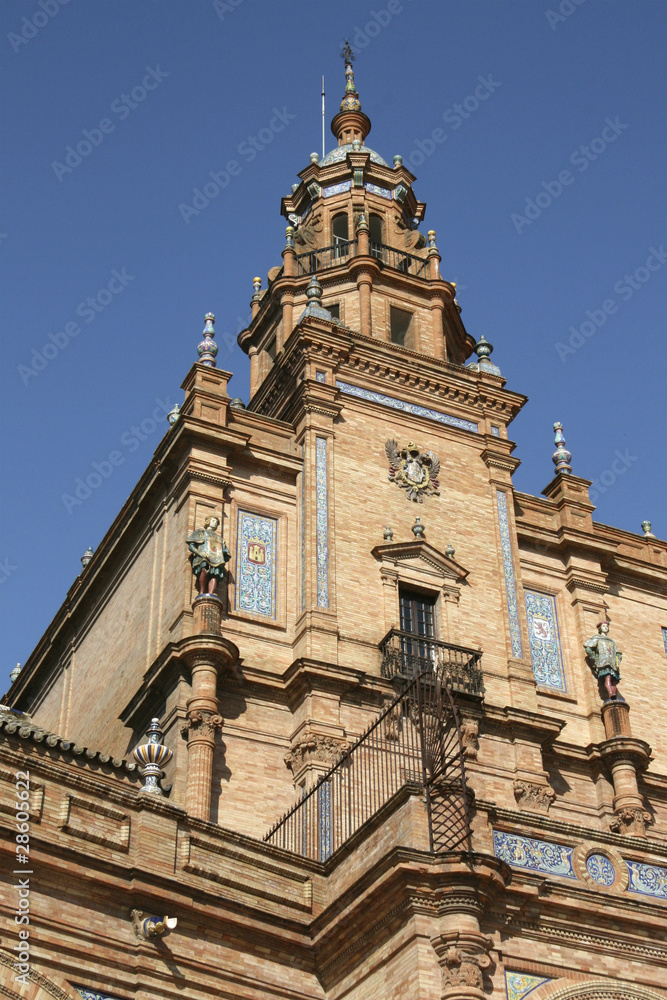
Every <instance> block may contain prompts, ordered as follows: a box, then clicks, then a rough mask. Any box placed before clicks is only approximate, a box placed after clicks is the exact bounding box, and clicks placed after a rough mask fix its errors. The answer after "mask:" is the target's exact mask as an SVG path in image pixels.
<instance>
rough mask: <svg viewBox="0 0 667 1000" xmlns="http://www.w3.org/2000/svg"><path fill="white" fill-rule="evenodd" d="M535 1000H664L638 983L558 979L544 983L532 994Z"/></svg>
mask: <svg viewBox="0 0 667 1000" xmlns="http://www.w3.org/2000/svg"><path fill="white" fill-rule="evenodd" d="M532 997H534V998H535V1000H664V994H663V993H656V991H655V990H652V989H649V988H648V987H647V986H640V985H638V984H637V983H619V982H618V981H616V982H614V981H610V980H609V979H589V980H584V981H583V982H578V983H573V982H571V981H570V982H568V980H566V979H557V980H553V981H552V982H549V983H544V984H543V985H542V986H539V987H538V988H537V989H536V990H534V991H533V992H532V993H531V998H532Z"/></svg>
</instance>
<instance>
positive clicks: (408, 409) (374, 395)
mask: <svg viewBox="0 0 667 1000" xmlns="http://www.w3.org/2000/svg"><path fill="white" fill-rule="evenodd" d="M336 388H337V389H340V390H341V392H344V393H346V395H348V396H357V397H358V398H359V399H367V400H369V402H371V403H379V404H380V406H389V407H390V408H391V409H392V410H402V411H403V412H404V413H412V414H414V416H415V417H424V418H425V419H426V420H435V421H436V422H437V423H439V424H447V425H449V426H450V427H458V428H459V429H460V430H463V431H472V432H473V433H474V434H477V433H478V432H479V425H478V424H476V423H473V421H472V420H464V419H463V418H462V417H453V416H452V415H451V413H441V412H440V411H438V410H429V409H428V408H427V407H426V406H419V405H418V404H417V403H408V402H407V401H406V400H404V399H397V398H396V397H395V396H385V395H384V393H381V392H372V391H371V390H370V389H362V388H360V387H359V386H358V385H350V384H349V383H348V382H340V381H339V380H338V379H337V380H336Z"/></svg>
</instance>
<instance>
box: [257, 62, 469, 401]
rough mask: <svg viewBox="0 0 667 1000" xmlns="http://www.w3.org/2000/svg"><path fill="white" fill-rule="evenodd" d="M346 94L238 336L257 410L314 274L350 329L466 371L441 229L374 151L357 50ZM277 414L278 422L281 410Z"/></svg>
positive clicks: (408, 183) (324, 302)
mask: <svg viewBox="0 0 667 1000" xmlns="http://www.w3.org/2000/svg"><path fill="white" fill-rule="evenodd" d="M341 54H342V56H343V57H344V59H345V92H344V94H343V98H342V100H341V103H340V110H339V111H338V113H337V114H336V115H335V117H334V118H333V120H332V122H331V131H332V133H333V135H334V136H335V138H336V140H337V142H338V145H337V146H336V147H335V148H334V149H333V150H332V151H331V152H330V153H328V154H327V155H326V156H325V157H324V159H322V160H320V159H319V156H318V155H317V153H312V154H311V156H310V163H309V165H308V166H307V167H306V168H305V169H304V170H302V171H301V172H300V173H299V175H298V176H299V178H300V182H299V183H298V184H295V185H293V187H292V192H291V194H290V195H289V196H288V197H286V198H283V199H282V203H281V212H282V214H283V215H284V216H285V218H286V220H287V222H288V223H289V225H288V226H287V231H286V240H285V247H284V250H283V253H282V256H283V266H282V267H281V268H273V269H272V270H271V271H270V272H269V276H268V278H269V280H268V288H267V289H264V290H262V288H261V282H260V279H259V278H256V279H255V286H254V294H253V297H252V314H253V318H252V323H251V325H250V327H249V328H248V329H247V330H244V331H243V332H242V333H241V334H240V336H239V343H240V345H241V347H242V348H243V349H244V350H245V351H246V352H247V353H248V354H249V355H250V364H251V374H250V382H251V385H250V395H251V400H252V402H251V408H252V409H262V408H263V406H264V403H263V398H264V396H265V393H266V391H267V388H266V387H265V384H266V380H267V378H268V376H269V373H270V372H271V371H272V370H273V369H274V366H275V365H276V364H278V365H279V364H280V360H279V355H280V353H281V351H282V349H283V348H284V347H285V345H286V343H287V341H288V339H289V337H290V334H291V333H292V330H293V329H294V327H295V326H296V323H297V321H298V319H299V317H300V316H301V314H302V313H303V310H304V308H305V307H306V304H307V301H308V296H307V294H306V289H307V287H308V284H309V281H310V280H311V278H312V277H313V276H315V275H316V276H317V280H318V282H319V284H320V286H321V303H320V305H321V307H322V308H323V309H324V310H325V311H326V312H327V313H328V316H327V317H326V318H330V319H331V320H332V321H334V322H335V323H336V324H337V325H339V326H340V327H341V328H343V329H348V330H353V331H355V334H357V335H360V336H361V337H362V338H365V339H369V340H373V341H380V342H382V343H384V344H393V345H395V346H397V347H400V348H404V349H405V350H407V351H410V352H413V353H414V354H417V355H424V356H426V357H429V358H432V359H436V360H439V361H446V362H450V363H453V364H455V365H463V364H464V362H465V360H466V358H468V357H469V356H470V354H471V352H472V350H473V347H474V340H473V339H472V337H471V336H470V335H469V334H468V333H467V332H466V329H465V327H464V325H463V323H462V321H461V315H460V312H461V310H460V307H459V305H458V303H457V301H456V298H455V295H456V288H455V285H454V284H452V283H451V282H449V281H447V280H445V279H444V278H443V277H442V276H441V273H440V262H441V257H440V253H439V251H438V247H437V245H436V235H435V232H434V231H433V230H429V231H428V233H426V234H425V233H423V232H422V231H421V230H420V226H421V224H422V223H423V220H424V215H425V211H426V205H425V204H424V203H423V202H421V201H419V200H418V199H417V197H416V195H415V192H414V190H413V183H414V181H415V179H416V178H415V176H414V175H413V174H412V173H410V171H409V170H408V169H407V167H405V166H404V165H403V162H402V158H401V157H400V156H395V157H394V160H393V166H389V164H388V163H387V162H386V161H385V160H384V159H383V158H382V157H381V156H380V155H379V154H378V153H376V152H375V150H373V149H371V148H370V147H369V146H367V145H366V144H365V143H366V138H367V136H368V134H369V133H370V131H371V122H370V119H369V118H368V116H367V115H365V114H364V112H363V111H362V108H361V100H360V98H359V93H358V91H357V89H356V85H355V81H354V71H353V68H352V60H353V59H354V56H353V54H352V51H351V49H350V47H349V45H347V44H346V46H345V47H344V49H343V51H342V53H341ZM271 412H272V415H274V416H277V415H278V414H277V413H276V412H275V411H273V410H272V411H271Z"/></svg>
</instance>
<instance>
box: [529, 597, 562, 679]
mask: <svg viewBox="0 0 667 1000" xmlns="http://www.w3.org/2000/svg"><path fill="white" fill-rule="evenodd" d="M524 594H525V598H526V617H527V619H528V637H529V639H530V658H531V660H532V663H533V673H534V674H535V683H536V684H537V685H538V687H543V688H548V689H549V690H551V691H562V692H565V691H567V684H566V683H565V671H564V669H563V656H562V652H561V647H560V633H559V631H558V616H557V614H556V601H555V599H554V598H553V597H552V596H551V595H550V594H540V593H538V592H537V591H535V590H525V591H524Z"/></svg>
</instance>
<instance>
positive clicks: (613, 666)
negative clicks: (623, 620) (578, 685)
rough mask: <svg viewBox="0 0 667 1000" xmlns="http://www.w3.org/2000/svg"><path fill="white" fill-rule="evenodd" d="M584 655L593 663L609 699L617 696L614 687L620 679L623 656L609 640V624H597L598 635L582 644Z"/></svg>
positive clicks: (611, 640)
mask: <svg viewBox="0 0 667 1000" xmlns="http://www.w3.org/2000/svg"><path fill="white" fill-rule="evenodd" d="M584 649H585V650H586V655H587V656H588V657H589V659H590V660H591V661H592V662H593V666H594V669H595V675H596V677H597V679H598V681H599V682H600V683H602V681H603V680H604V686H605V688H606V689H607V693H608V695H609V697H610V698H616V697H617V696H618V693H617V690H616V685H617V684H618V682H619V681H620V679H621V672H620V666H621V658H622V656H623V654H622V653H621V651H620V649H619V648H618V646H617V645H616V643H615V642H614V640H613V639H610V638H609V622H606V621H605V622H599V623H598V634H597V635H594V636H593V638H592V639H589V640H588V641H587V642H585V643H584Z"/></svg>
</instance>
